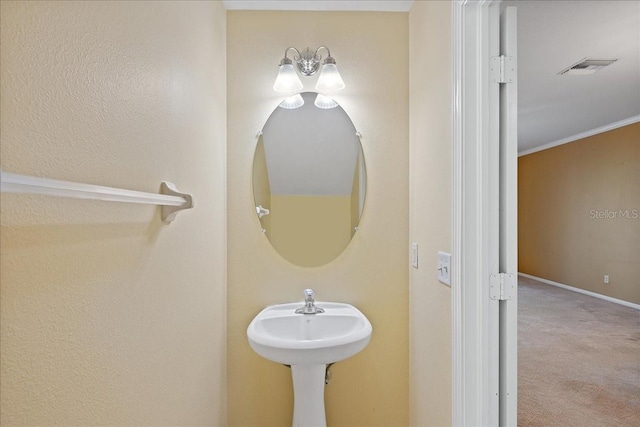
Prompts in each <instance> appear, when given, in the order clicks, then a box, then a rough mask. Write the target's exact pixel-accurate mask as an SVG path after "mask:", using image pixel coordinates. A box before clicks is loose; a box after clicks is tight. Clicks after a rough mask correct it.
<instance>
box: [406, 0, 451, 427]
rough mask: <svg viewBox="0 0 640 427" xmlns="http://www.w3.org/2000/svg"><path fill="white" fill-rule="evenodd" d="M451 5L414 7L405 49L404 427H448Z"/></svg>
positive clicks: (419, 4)
mask: <svg viewBox="0 0 640 427" xmlns="http://www.w3.org/2000/svg"><path fill="white" fill-rule="evenodd" d="M450 10H451V5H450V2H448V1H424V2H423V1H417V2H414V4H413V6H412V8H411V12H410V15H409V28H410V31H409V34H410V38H409V40H410V41H409V43H410V50H409V52H410V58H411V62H410V90H411V97H410V104H409V105H410V111H411V116H410V123H411V126H410V141H411V151H410V152H411V155H410V158H411V184H410V200H411V204H410V237H409V239H410V241H411V242H416V243H418V246H419V251H418V252H419V256H420V259H419V263H418V267H419V268H418V269H415V268H411V269H410V271H411V273H410V305H411V319H410V334H409V337H410V346H409V348H410V353H409V355H410V356H409V360H410V364H409V377H410V378H411V380H410V400H409V402H410V408H411V410H410V425H412V426H446V425H451V289H450V288H449V287H447V286H446V285H443V284H442V283H440V282H438V280H437V277H436V264H437V261H436V260H437V258H436V256H437V252H438V251H445V252H451V143H452V139H451V84H452V83H451V37H450V34H451V13H450Z"/></svg>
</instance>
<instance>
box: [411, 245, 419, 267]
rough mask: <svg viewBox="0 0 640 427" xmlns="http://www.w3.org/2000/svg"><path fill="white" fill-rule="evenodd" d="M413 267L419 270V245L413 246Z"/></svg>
mask: <svg viewBox="0 0 640 427" xmlns="http://www.w3.org/2000/svg"><path fill="white" fill-rule="evenodd" d="M411 266H412V267H413V268H418V244H417V243H412V244H411Z"/></svg>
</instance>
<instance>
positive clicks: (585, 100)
mask: <svg viewBox="0 0 640 427" xmlns="http://www.w3.org/2000/svg"><path fill="white" fill-rule="evenodd" d="M505 5H508V6H516V7H517V8H518V140H519V141H518V146H519V151H520V152H521V153H523V152H524V153H526V152H531V151H535V150H536V147H538V148H537V149H539V148H540V147H541V146H543V147H544V146H553V145H557V143H562V142H569V141H570V140H572V139H577V138H576V137H579V136H586V135H587V134H590V133H592V132H597V131H598V130H604V129H608V128H609V127H614V126H616V125H622V124H628V123H629V122H633V121H638V120H640V1H507V2H505ZM585 57H594V58H616V59H618V61H617V62H615V63H613V64H612V65H610V66H608V67H606V68H603V69H602V70H600V71H598V72H596V73H595V74H591V75H558V74H557V73H558V72H560V71H561V70H563V69H564V68H566V67H568V66H570V65H573V64H575V63H576V62H578V61H580V60H581V59H583V58H585Z"/></svg>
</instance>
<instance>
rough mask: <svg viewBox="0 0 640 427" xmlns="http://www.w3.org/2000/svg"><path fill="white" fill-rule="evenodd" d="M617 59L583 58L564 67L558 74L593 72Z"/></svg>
mask: <svg viewBox="0 0 640 427" xmlns="http://www.w3.org/2000/svg"><path fill="white" fill-rule="evenodd" d="M616 61H617V59H595V58H584V59H581V60H580V61H579V62H577V63H575V64H573V65H571V66H569V67H567V68H565V69H564V70H562V71H560V72H559V73H558V74H561V75H562V74H575V75H586V74H593V73H595V72H596V71H598V70H599V69H601V68H604V67H606V66H607V65H611V64H613V63H614V62H616Z"/></svg>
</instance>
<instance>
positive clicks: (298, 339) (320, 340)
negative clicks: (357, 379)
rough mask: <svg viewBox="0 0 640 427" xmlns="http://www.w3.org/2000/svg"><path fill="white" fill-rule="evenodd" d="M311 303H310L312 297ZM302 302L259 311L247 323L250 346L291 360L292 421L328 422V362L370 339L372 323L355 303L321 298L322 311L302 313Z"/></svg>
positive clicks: (271, 356)
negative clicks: (326, 379)
mask: <svg viewBox="0 0 640 427" xmlns="http://www.w3.org/2000/svg"><path fill="white" fill-rule="evenodd" d="M312 303H313V302H312ZM300 306H301V304H300V303H291V304H279V305H273V306H270V307H267V308H265V309H264V310H262V311H261V312H260V313H258V315H257V316H256V317H255V318H254V319H253V321H252V322H251V323H250V324H249V327H248V328H247V336H248V338H249V344H250V345H251V348H253V350H255V352H256V353H258V354H259V355H260V356H262V357H264V358H266V359H269V360H271V361H273V362H277V363H282V364H285V365H291V374H292V376H293V394H294V404H293V426H294V427H298V426H305V427H306V426H309V427H310V426H314V427H316V426H320V427H322V426H326V417H325V410H324V385H325V383H324V381H325V372H326V367H327V365H328V364H330V363H335V362H338V361H340V360H344V359H346V358H348V357H351V356H353V355H354V354H356V353H358V352H359V351H361V350H362V349H364V348H365V347H366V346H367V344H368V343H369V340H370V339H371V331H372V328H371V323H370V322H369V320H368V319H367V318H366V317H365V316H364V314H362V313H361V312H360V310H358V309H357V308H355V307H354V306H352V305H350V304H344V303H336V302H321V303H318V305H317V307H319V308H322V309H324V312H322V313H316V314H301V313H296V309H298V310H299V311H300Z"/></svg>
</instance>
